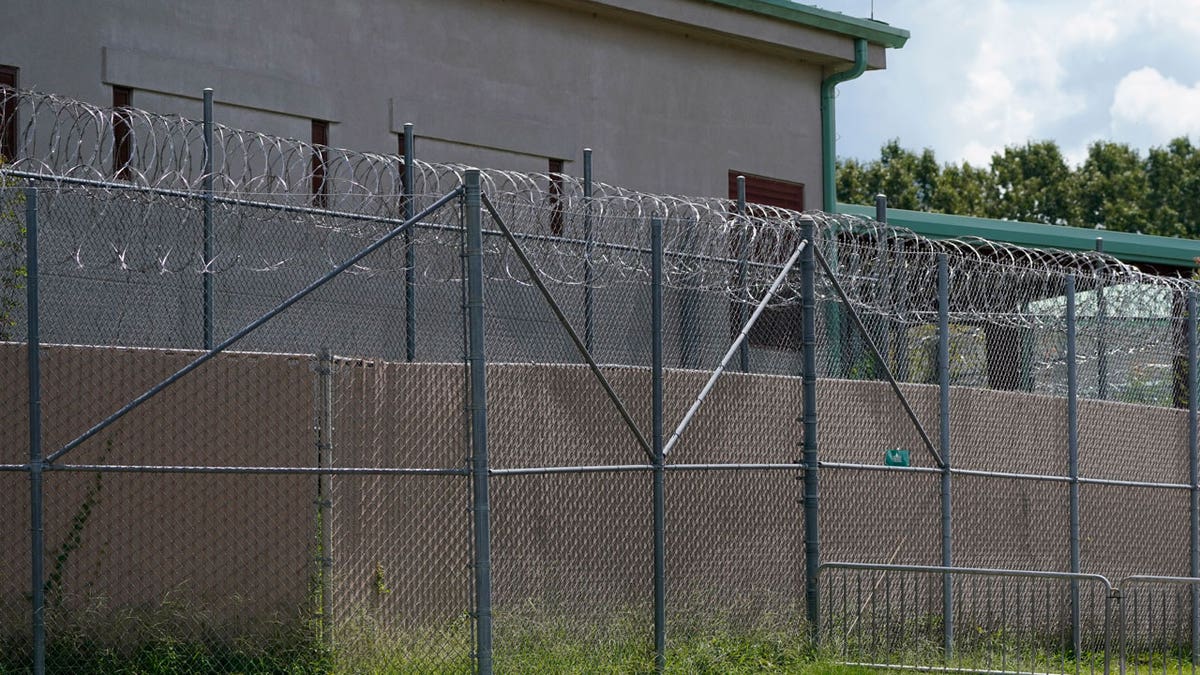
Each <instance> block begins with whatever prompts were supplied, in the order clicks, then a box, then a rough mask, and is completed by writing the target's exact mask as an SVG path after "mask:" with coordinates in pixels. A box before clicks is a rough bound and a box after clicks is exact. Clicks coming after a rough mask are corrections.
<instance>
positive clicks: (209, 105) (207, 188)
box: [200, 89, 216, 349]
mask: <svg viewBox="0 0 1200 675" xmlns="http://www.w3.org/2000/svg"><path fill="white" fill-rule="evenodd" d="M203 132H204V168H203V172H204V185H203V188H202V191H201V195H202V197H203V199H204V260H203V261H201V262H202V263H203V265H204V268H203V271H202V273H201V275H200V276H201V278H202V279H203V282H202V283H203V284H204V291H203V292H204V348H205V349H212V348H213V344H214V343H215V341H216V336H215V332H214V331H215V329H214V321H215V319H214V317H213V314H214V307H213V303H214V298H213V272H212V260H213V239H214V235H213V90H212V89H205V90H204V127H203Z"/></svg>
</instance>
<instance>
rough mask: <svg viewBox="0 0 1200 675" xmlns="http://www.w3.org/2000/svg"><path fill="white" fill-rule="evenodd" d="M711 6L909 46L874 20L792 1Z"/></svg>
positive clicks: (729, 0)
mask: <svg viewBox="0 0 1200 675" xmlns="http://www.w3.org/2000/svg"><path fill="white" fill-rule="evenodd" d="M705 1H706V2H710V3H712V4H714V5H724V6H726V7H732V8H734V9H740V10H743V11H746V12H752V13H754V14H762V15H765V16H770V17H774V18H776V19H783V20H784V21H790V22H792V23H796V24H800V25H801V26H808V27H810V28H819V29H821V30H826V31H830V32H832V33H840V34H842V35H846V36H849V37H852V38H863V39H865V40H866V41H867V42H870V43H873V44H878V45H883V46H884V47H891V48H892V49H899V48H901V47H903V46H904V43H906V42H908V37H909V34H908V31H906V30H904V29H903V28H895V27H893V26H889V25H888V24H886V23H883V22H882V21H875V20H873V19H856V18H854V17H851V16H847V15H845V14H842V13H840V12H831V11H829V10H827V9H821V8H819V7H810V6H808V5H801V4H798V3H795V2H791V0H705Z"/></svg>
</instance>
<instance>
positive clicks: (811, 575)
mask: <svg viewBox="0 0 1200 675" xmlns="http://www.w3.org/2000/svg"><path fill="white" fill-rule="evenodd" d="M800 238H801V240H803V241H804V242H805V246H804V253H803V254H802V255H801V257H800V284H801V286H800V304H801V309H802V310H803V316H802V317H801V346H802V349H803V361H804V373H803V377H802V382H803V394H804V401H803V405H804V598H805V604H806V609H807V617H808V630H809V635H810V638H811V640H812V644H813V646H814V647H815V646H816V645H817V643H818V640H819V638H820V626H821V595H820V588H819V587H818V585H817V584H818V576H819V574H820V571H821V519H820V514H821V511H820V478H819V474H818V468H817V322H816V316H815V313H816V306H817V301H816V261H815V257H814V250H815V246H816V233H815V232H814V222H813V219H812V218H810V217H808V216H802V217H801V218H800Z"/></svg>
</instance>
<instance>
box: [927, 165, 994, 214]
mask: <svg viewBox="0 0 1200 675" xmlns="http://www.w3.org/2000/svg"><path fill="white" fill-rule="evenodd" d="M993 192H994V191H993V188H992V178H991V173H989V172H988V170H987V169H976V168H975V167H973V166H971V165H970V164H967V163H966V162H963V163H962V164H961V165H958V164H947V165H946V166H945V167H943V168H942V174H941V177H940V178H939V179H938V189H937V191H936V192H935V193H934V195H933V199H932V200H931V201H930V203H929V210H930V211H936V212H938V213H953V214H957V215H961V216H986V215H987V214H988V213H989V209H990V201H989V200H990V197H991V195H992V194H993Z"/></svg>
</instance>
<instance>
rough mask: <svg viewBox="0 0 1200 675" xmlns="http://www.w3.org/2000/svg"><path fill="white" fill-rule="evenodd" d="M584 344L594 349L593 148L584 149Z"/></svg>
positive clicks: (589, 349)
mask: <svg viewBox="0 0 1200 675" xmlns="http://www.w3.org/2000/svg"><path fill="white" fill-rule="evenodd" d="M583 241H584V244H583V345H584V346H585V347H586V348H587V350H588V351H589V352H593V351H594V347H593V344H592V340H593V336H594V331H595V329H594V327H593V323H594V319H595V317H594V316H593V309H592V303H593V302H594V301H595V299H594V297H593V295H594V292H595V291H594V289H593V288H592V283H593V282H594V279H593V271H592V250H593V249H594V247H595V242H593V241H592V149H591V148H584V149H583Z"/></svg>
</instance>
